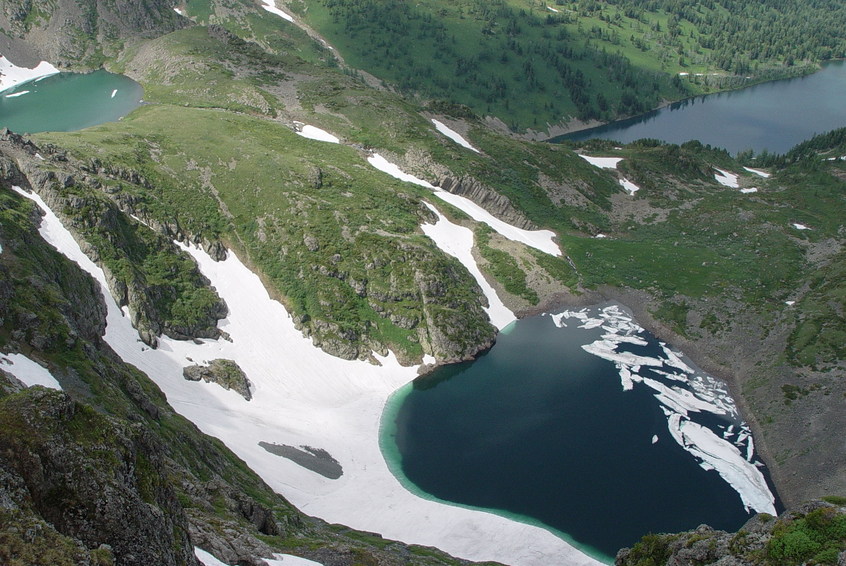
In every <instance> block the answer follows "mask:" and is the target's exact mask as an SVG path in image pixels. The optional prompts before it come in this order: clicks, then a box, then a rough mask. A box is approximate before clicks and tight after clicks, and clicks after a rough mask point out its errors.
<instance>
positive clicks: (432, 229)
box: [421, 202, 517, 330]
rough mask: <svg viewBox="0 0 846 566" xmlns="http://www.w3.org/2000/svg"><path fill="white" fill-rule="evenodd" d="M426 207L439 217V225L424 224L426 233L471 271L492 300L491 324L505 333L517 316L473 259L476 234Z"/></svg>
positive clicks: (486, 310)
mask: <svg viewBox="0 0 846 566" xmlns="http://www.w3.org/2000/svg"><path fill="white" fill-rule="evenodd" d="M425 204H426V206H428V207H429V209H431V211H432V212H434V213H435V214H437V215H438V221H437V222H436V223H435V224H423V226H421V228H422V229H423V233H424V234H426V235H427V236H429V237H430V238H431V239H432V240H433V241H434V242H435V244H436V245H437V246H438V248H440V249H441V251H443V252H444V253H446V254H449V255H451V256H452V257H454V258H456V259H458V261H460V262H461V263H462V265H464V267H466V268H467V271H469V272H470V274H471V275H472V276H473V278H474V279H475V280H476V283H478V284H479V287H481V288H482V292H483V293H484V294H485V297H487V299H488V305H489V306H488V307H486V308H485V312H487V313H488V316H489V317H490V319H491V323H492V324H493V325H494V326H496V327H497V328H498V329H499V330H502V329H503V328H505V327H506V326H508V325H509V324H511V323H512V322H514V321H515V320H517V317H515V316H514V313H513V312H511V311H510V310H508V307H506V306H505V305H504V304H503V303H502V301H501V300H500V299H499V297H498V296H497V294H496V291H495V290H494V288H493V287H491V285H490V283H488V282H487V280H486V279H485V276H484V275H482V271H481V270H480V269H479V266H478V265H477V264H476V260H475V259H473V231H472V230H470V229H469V228H465V227H464V226H459V225H458V224H453V223H452V222H450V221H449V220H447V219H446V217H444V215H443V214H441V213H440V212H439V211H438V209H437V208H435V207H434V206H432V205H431V204H429V203H428V202H427V203H425Z"/></svg>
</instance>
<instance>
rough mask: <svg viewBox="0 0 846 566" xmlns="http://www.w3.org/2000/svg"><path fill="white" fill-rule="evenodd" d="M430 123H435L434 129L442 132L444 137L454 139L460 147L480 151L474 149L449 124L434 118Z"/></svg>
mask: <svg viewBox="0 0 846 566" xmlns="http://www.w3.org/2000/svg"><path fill="white" fill-rule="evenodd" d="M432 123H433V124H434V125H435V129H436V130H438V131H439V132H440V133H442V134H443V135H445V136H446V137H448V138H449V139H451V140H452V141H454V142H455V143H457V144H458V145H460V146H462V147H466V148H467V149H472V150H473V151H475V152H476V153H480V152H479V150H478V149H476V148H475V147H473V146H472V145H470V142H469V141H467V140H466V139H464V137H463V136H462V135H461V134H459V133H458V132H456V131H455V130H453V129H452V128H450V127H449V126H447V125H446V124H444V123H443V122H441V121H440V120H435V119H434V118H432Z"/></svg>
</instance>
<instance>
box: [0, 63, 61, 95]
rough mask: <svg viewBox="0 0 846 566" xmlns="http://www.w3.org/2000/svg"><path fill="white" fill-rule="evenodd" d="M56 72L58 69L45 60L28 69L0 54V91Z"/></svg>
mask: <svg viewBox="0 0 846 566" xmlns="http://www.w3.org/2000/svg"><path fill="white" fill-rule="evenodd" d="M58 72H59V69H57V68H56V67H54V66H53V65H51V64H50V63H48V62H46V61H41V62H40V63H39V64H38V65H36V66H35V68H34V69H28V68H26V67H18V66H17V65H15V64H13V63H12V62H11V61H9V60H8V59H6V58H5V57H3V56H2V55H0V92H2V91H4V90H8V89H10V88H12V87H13V86H15V85H19V84H21V83H25V82H27V81H31V80H33V79H43V78H45V77H48V76H50V75H55V74H56V73H58Z"/></svg>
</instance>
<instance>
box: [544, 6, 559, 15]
mask: <svg viewBox="0 0 846 566" xmlns="http://www.w3.org/2000/svg"><path fill="white" fill-rule="evenodd" d="M546 9H547V10H549V11H550V12H555V13H556V14H557V13H558V12H559V11H558V10H556V9H555V8H553V7H552V6H547V7H546Z"/></svg>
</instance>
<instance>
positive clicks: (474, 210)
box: [367, 153, 561, 256]
mask: <svg viewBox="0 0 846 566" xmlns="http://www.w3.org/2000/svg"><path fill="white" fill-rule="evenodd" d="M367 162H368V163H370V165H372V166H373V167H375V168H376V169H378V170H379V171H382V172H383V173H387V174H388V175H390V176H391V177H394V178H395V179H399V180H400V181H406V182H408V183H414V184H415V185H419V186H421V187H426V188H427V189H431V190H432V191H433V192H434V193H435V196H436V197H438V198H439V199H441V200H442V201H445V202H448V203H449V204H451V205H453V206H454V207H456V208H457V209H459V210H461V211H462V212H464V213H465V214H467V215H468V216H470V218H472V219H473V220H476V221H477V222H483V223H484V224H487V225H488V226H490V227H491V228H493V230H494V231H496V232H497V233H499V234H500V235H501V236H504V237H505V238H508V239H509V240H514V241H515V242H520V243H522V244H526V245H527V246H529V247H532V248H535V249H536V250H540V251H542V252H544V253H547V254H549V255H554V256H560V255H561V249H560V248H559V247H558V244H556V243H555V240H554V238H555V233H554V232H552V231H550V230H523V229H522V228H517V227H516V226H512V225H511V224H509V223H507V222H504V221H502V220H500V219H499V218H497V217H495V216H494V215H493V214H491V213H490V212H488V211H487V210H485V209H484V208H482V207H481V206H479V205H478V204H476V203H475V202H473V201H472V200H470V199H468V198H465V197H462V196H459V195H454V194H452V193H449V192H447V191H444V190H442V189H439V188H438V187H436V186H434V185H432V184H431V183H429V182H428V181H424V180H423V179H420V178H419V177H415V176H414V175H410V174H408V173H406V172H405V171H403V170H402V169H400V168H399V167H398V166H397V165H395V164H393V163H391V162H390V161H388V160H387V159H385V158H384V157H382V156H381V155H379V154H378V153H374V154H372V155H371V156H370V157H368V158H367Z"/></svg>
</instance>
